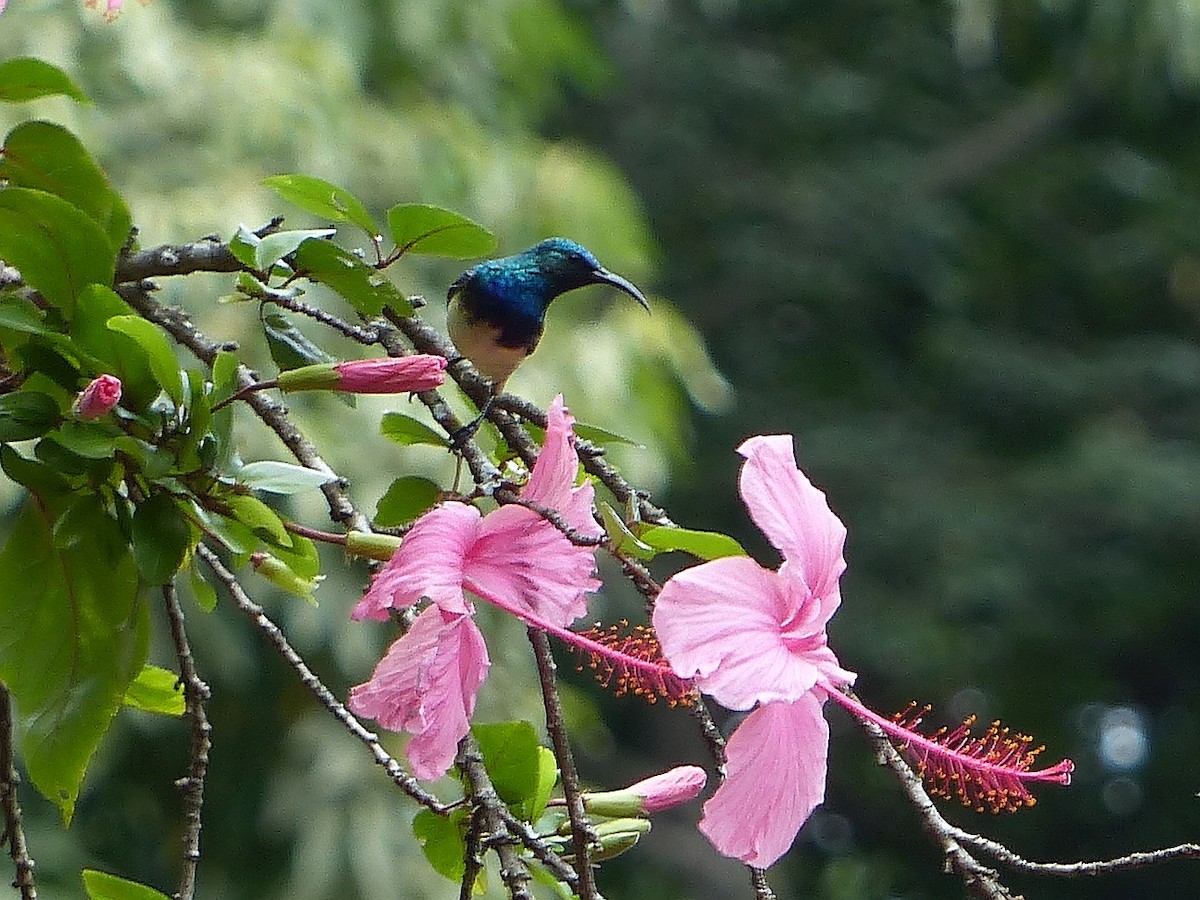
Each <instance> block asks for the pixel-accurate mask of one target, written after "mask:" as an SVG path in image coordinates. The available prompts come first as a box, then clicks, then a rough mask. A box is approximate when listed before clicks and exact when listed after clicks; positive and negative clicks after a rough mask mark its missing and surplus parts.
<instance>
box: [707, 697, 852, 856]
mask: <svg viewBox="0 0 1200 900" xmlns="http://www.w3.org/2000/svg"><path fill="white" fill-rule="evenodd" d="M725 755H726V757H727V760H728V763H727V769H728V775H727V776H726V778H725V783H724V784H722V785H721V787H720V788H718V789H717V792H716V793H715V794H713V795H712V797H711V798H710V799H709V800H708V802H707V803H705V804H704V817H703V818H702V819H701V820H700V831H701V832H703V833H704V835H705V836H706V837H707V838H708V839H709V840H710V841H712V843H713V846H714V847H716V848H717V850H719V851H720V852H721V853H723V854H724V855H726V856H730V857H733V858H734V859H739V860H741V861H742V862H744V863H746V864H747V865H751V866H756V867H757V868H760V869H765V868H767V867H768V866H770V865H771V864H772V863H774V862H775V861H776V860H777V859H779V857H781V856H783V854H784V853H786V852H787V851H788V848H789V847H791V845H792V841H794V840H795V839H796V834H797V832H799V831H800V826H801V825H803V824H804V822H805V821H806V820H807V819H808V817H809V815H811V813H812V811H813V810H814V809H815V808H816V807H817V806H818V805H819V804H820V803H821V801H822V800H824V799H825V764H826V758H827V757H828V755H829V726H828V725H827V724H826V723H825V718H824V717H823V716H822V715H821V700H819V699H818V698H817V697H816V696H815V695H814V694H812V693H808V694H805V695H804V696H803V697H801V698H800V699H799V700H797V701H796V702H795V703H770V704H767V705H766V706H760V707H759V708H758V709H756V710H755V711H754V712H752V713H751V714H750V715H749V716H747V717H746V720H745V721H744V722H742V724H741V725H739V726H738V728H737V730H736V731H735V732H734V733H733V736H732V737H731V738H730V739H729V743H728V744H727V745H726V747H725Z"/></svg>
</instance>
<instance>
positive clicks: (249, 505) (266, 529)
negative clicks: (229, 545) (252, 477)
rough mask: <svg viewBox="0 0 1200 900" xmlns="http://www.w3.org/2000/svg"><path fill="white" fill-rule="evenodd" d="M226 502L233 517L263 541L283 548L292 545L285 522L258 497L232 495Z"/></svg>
mask: <svg viewBox="0 0 1200 900" xmlns="http://www.w3.org/2000/svg"><path fill="white" fill-rule="evenodd" d="M225 502H226V503H227V504H229V507H230V509H231V510H232V511H233V517H234V518H235V519H237V520H238V521H239V522H241V523H242V524H243V525H245V526H247V527H248V528H249V529H250V530H251V531H253V532H254V533H255V534H256V535H258V536H259V537H260V538H262V539H263V540H265V541H269V542H270V543H272V544H278V545H280V546H283V547H290V546H291V545H292V539H291V536H290V535H288V533H287V529H286V528H284V527H283V522H282V521H281V520H280V518H279V516H278V515H277V514H276V513H275V510H273V509H271V507H269V506H267V504H265V503H263V502H262V501H261V500H259V499H258V498H257V497H251V496H250V495H249V494H231V495H230V496H228V497H226V498H225Z"/></svg>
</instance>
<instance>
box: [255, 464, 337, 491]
mask: <svg viewBox="0 0 1200 900" xmlns="http://www.w3.org/2000/svg"><path fill="white" fill-rule="evenodd" d="M236 477H237V480H238V481H240V482H241V483H242V484H244V485H246V486H247V487H251V488H254V489H255V490H259V491H266V492H268V493H270V494H299V493H300V492H302V491H309V490H312V489H313V488H318V487H320V486H321V485H323V484H327V483H328V482H330V481H332V480H334V477H335V476H333V475H330V474H328V473H326V472H318V471H317V470H316V469H306V468H305V467H304V466H296V465H292V464H291V463H285V462H276V461H275V460H273V459H264V460H261V461H259V462H252V463H247V464H246V465H244V466H242V467H241V468H240V469H239V470H238V472H237V476H236Z"/></svg>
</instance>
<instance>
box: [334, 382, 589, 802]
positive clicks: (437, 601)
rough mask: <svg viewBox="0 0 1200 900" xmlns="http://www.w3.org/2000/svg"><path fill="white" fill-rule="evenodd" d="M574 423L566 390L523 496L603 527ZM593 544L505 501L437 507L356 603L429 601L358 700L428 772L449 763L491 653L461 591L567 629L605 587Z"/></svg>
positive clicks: (585, 528) (357, 706)
mask: <svg viewBox="0 0 1200 900" xmlns="http://www.w3.org/2000/svg"><path fill="white" fill-rule="evenodd" d="M573 423H574V419H573V418H572V417H571V415H570V413H569V412H568V411H567V410H566V408H565V407H564V406H563V401H562V396H561V395H560V396H558V397H556V398H555V399H554V402H553V403H552V404H551V405H550V408H549V410H548V411H547V424H546V442H545V444H544V446H543V447H542V452H541V454H540V455H539V456H538V459H537V462H536V463H535V464H534V466H533V471H532V472H531V473H530V476H529V481H528V483H527V484H526V485H525V489H524V491H523V492H522V498H523V499H525V500H528V501H531V502H532V503H535V504H537V505H539V506H541V507H545V508H547V509H553V510H555V511H556V512H557V513H558V514H559V515H560V516H561V517H562V518H563V520H564V521H565V522H566V523H567V524H568V525H569V526H570V527H571V528H572V529H574V530H575V531H577V532H579V533H580V534H584V535H587V536H589V537H598V536H600V535H601V534H602V533H603V532H602V531H601V529H600V526H599V525H597V524H596V520H595V518H594V517H593V515H592V501H593V497H594V490H593V488H592V486H591V484H590V483H587V482H585V483H584V484H582V485H579V486H576V485H575V476H576V473H577V472H578V470H579V457H578V455H577V454H576V453H575V447H574V434H573V433H572V431H571V426H572V424H573ZM595 573H596V559H595V548H594V547H581V546H577V545H576V544H573V543H572V542H571V541H570V540H569V539H568V538H567V537H566V535H564V534H563V533H562V532H561V531H559V530H558V529H557V528H556V527H555V526H554V525H553V524H551V523H550V522H548V521H547V520H546V519H545V518H544V517H543V516H541V515H540V514H539V513H537V512H535V511H534V510H532V509H528V508H526V507H524V506H518V505H508V506H502V507H500V508H499V509H496V510H494V511H492V512H490V513H488V514H487V515H486V516H485V515H482V514H481V513H480V512H479V510H478V509H476V508H475V507H474V506H471V505H470V504H467V503H459V502H450V503H444V504H442V505H441V506H439V507H437V508H435V509H432V510H430V511H429V512H427V513H426V514H425V515H423V516H422V517H421V518H420V519H418V520H417V522H416V523H415V524H414V525H413V527H412V529H411V530H410V531H409V532H408V534H407V535H406V536H405V538H404V541H403V543H402V544H401V545H400V548H399V549H398V550H397V551H396V553H395V554H394V555H393V556H392V558H391V559H390V560H389V561H388V562H387V563H386V564H385V565H384V567H383V569H382V570H381V571H380V572H379V574H378V575H377V576H376V577H375V580H374V581H373V582H372V584H371V587H370V589H369V590H368V591H367V593H366V594H365V595H364V596H363V598H362V600H360V601H359V603H358V605H357V606H355V607H354V611H353V612H352V613H351V617H352V618H354V619H380V620H383V619H386V618H387V611H388V610H389V609H399V608H403V607H406V606H410V605H411V604H413V603H416V602H417V601H418V600H420V599H422V598H428V599H429V600H430V601H432V602H433V604H434V606H433V607H430V608H429V609H426V610H425V611H424V612H422V613H421V615H420V616H419V617H418V619H417V622H418V623H420V622H421V621H422V619H424V620H425V624H424V626H423V628H422V630H421V631H420V632H419V633H418V634H417V637H413V633H414V632H416V631H417V628H416V626H415V625H414V627H413V629H412V630H411V631H410V632H409V633H408V634H406V635H404V636H403V637H401V638H400V639H399V640H397V641H396V642H395V643H394V644H392V646H391V647H390V648H389V650H388V652H387V655H386V656H385V657H384V659H383V660H382V661H381V662H380V663H379V665H378V666H377V667H376V669H375V672H374V674H373V675H372V676H371V680H370V681H368V682H367V683H366V684H362V685H359V686H358V687H356V688H354V689H353V690H352V691H351V694H350V708H351V709H352V710H354V711H355V712H357V713H361V714H362V715H365V716H370V717H372V718H374V719H376V720H377V721H378V722H379V723H380V724H381V725H383V726H384V727H386V728H393V729H395V730H402V731H407V732H409V733H410V734H413V735H414V738H413V740H412V741H411V742H410V744H409V751H408V754H409V762H410V763H412V765H413V770H414V772H416V774H417V775H418V776H419V777H422V778H436V777H439V776H441V775H442V774H444V773H445V772H446V770H447V769H448V768H449V766H450V764H451V762H452V761H453V759H454V752H455V747H456V746H457V744H458V741H459V740H460V739H461V738H462V737H463V736H464V735H465V734H466V733H467V730H468V728H469V719H470V716H471V712H472V711H473V710H474V707H475V693H476V691H477V690H478V688H479V685H480V683H482V680H483V675H484V673H485V672H486V670H487V666H488V659H487V651H486V648H484V646H483V641H482V636H481V635H480V634H479V630H478V628H477V627H476V625H475V623H474V621H473V620H472V618H471V616H472V615H473V614H474V607H473V606H472V605H471V603H470V601H468V600H467V597H466V594H465V592H464V591H467V590H469V591H470V592H471V593H472V594H475V595H476V596H478V597H482V598H483V599H484V600H487V601H488V602H490V603H493V604H495V605H496V606H499V607H500V608H502V609H505V610H507V611H508V612H511V613H512V614H513V615H516V616H518V617H519V618H521V619H523V620H525V621H528V622H529V623H530V624H533V625H536V626H538V627H550V628H560V627H561V626H565V625H567V624H569V623H571V622H573V621H574V620H575V619H577V618H579V617H580V616H581V615H583V614H584V613H585V612H586V611H587V599H586V597H585V594H586V593H588V592H590V591H595V590H596V589H597V588H599V587H600V582H599V581H598V580H596V578H595Z"/></svg>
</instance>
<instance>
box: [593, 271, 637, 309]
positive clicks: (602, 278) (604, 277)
mask: <svg viewBox="0 0 1200 900" xmlns="http://www.w3.org/2000/svg"><path fill="white" fill-rule="evenodd" d="M592 282H593V283H594V284H611V285H612V286H613V287H615V288H616V289H617V290H619V291H624V292H625V293H626V294H628V295H629V296H630V297H632V298H633V299H634V300H636V301H637V302H638V303H640V304H641V305H642V309H644V310H646V312H650V303H649V302H648V301H647V300H646V296H645V294H643V293H642V292H641V291H639V290H638V289H637V285H635V284H634V283H633V282H632V281H630V280H629V279H628V278H622V277H621V276H620V275H618V274H616V273H615V272H610V271H608V269H597V270H596V271H595V272H593V273H592Z"/></svg>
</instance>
